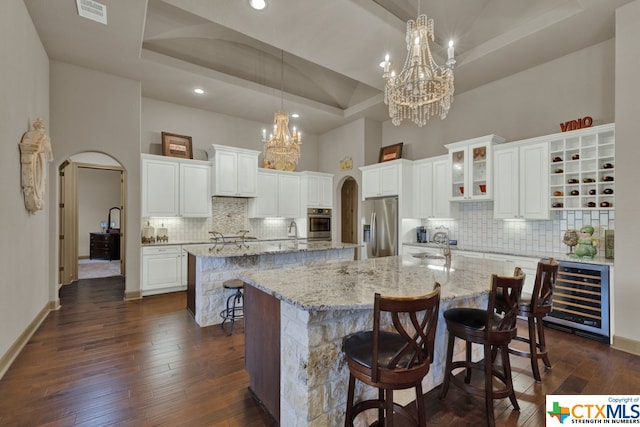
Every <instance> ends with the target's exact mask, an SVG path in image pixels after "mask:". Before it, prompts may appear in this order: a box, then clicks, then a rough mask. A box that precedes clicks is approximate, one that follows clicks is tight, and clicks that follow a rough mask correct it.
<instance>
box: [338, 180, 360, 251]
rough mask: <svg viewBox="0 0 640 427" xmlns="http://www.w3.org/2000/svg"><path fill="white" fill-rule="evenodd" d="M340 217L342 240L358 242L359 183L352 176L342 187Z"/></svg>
mask: <svg viewBox="0 0 640 427" xmlns="http://www.w3.org/2000/svg"><path fill="white" fill-rule="evenodd" d="M340 219H341V220H340V224H341V225H342V227H341V235H340V237H341V240H342V242H344V243H358V183H357V182H356V180H355V179H353V177H351V176H348V177H347V178H346V179H345V180H344V181H343V183H342V188H341V189H340ZM357 253H358V252H357V251H356V257H357Z"/></svg>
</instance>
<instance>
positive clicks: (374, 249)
mask: <svg viewBox="0 0 640 427" xmlns="http://www.w3.org/2000/svg"><path fill="white" fill-rule="evenodd" d="M376 219H377V218H376V213H375V212H371V243H370V244H371V254H372V255H373V256H374V257H377V256H378V224H376Z"/></svg>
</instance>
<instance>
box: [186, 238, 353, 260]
mask: <svg viewBox="0 0 640 427" xmlns="http://www.w3.org/2000/svg"><path fill="white" fill-rule="evenodd" d="M359 246H360V245H357V244H354V243H341V242H328V241H317V242H315V241H304V242H302V241H301V242H298V243H297V244H296V243H295V242H294V241H292V240H280V241H277V240H276V241H259V242H249V243H247V244H246V245H243V244H236V243H233V242H230V243H226V244H224V245H220V244H218V245H215V244H214V243H212V244H211V245H210V246H209V247H202V246H197V247H194V248H189V247H185V248H184V250H185V251H187V252H188V253H190V254H192V255H195V256H197V257H221V258H227V257H238V256H249V255H268V254H284V253H295V252H309V251H329V250H333V249H352V248H357V247H359Z"/></svg>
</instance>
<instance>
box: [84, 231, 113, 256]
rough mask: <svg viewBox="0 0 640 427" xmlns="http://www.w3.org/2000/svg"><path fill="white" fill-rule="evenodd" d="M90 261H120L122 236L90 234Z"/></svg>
mask: <svg viewBox="0 0 640 427" xmlns="http://www.w3.org/2000/svg"><path fill="white" fill-rule="evenodd" d="M89 258H90V259H108V260H109V261H112V260H114V259H120V234H118V233H89Z"/></svg>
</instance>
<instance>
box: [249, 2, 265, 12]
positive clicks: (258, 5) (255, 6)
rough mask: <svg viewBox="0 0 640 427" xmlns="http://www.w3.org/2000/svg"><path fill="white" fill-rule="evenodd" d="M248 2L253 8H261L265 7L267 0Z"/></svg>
mask: <svg viewBox="0 0 640 427" xmlns="http://www.w3.org/2000/svg"><path fill="white" fill-rule="evenodd" d="M249 4H250V5H251V7H252V8H254V9H255V10H262V9H264V8H265V7H267V2H266V1H265V0H249Z"/></svg>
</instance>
